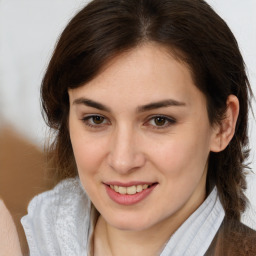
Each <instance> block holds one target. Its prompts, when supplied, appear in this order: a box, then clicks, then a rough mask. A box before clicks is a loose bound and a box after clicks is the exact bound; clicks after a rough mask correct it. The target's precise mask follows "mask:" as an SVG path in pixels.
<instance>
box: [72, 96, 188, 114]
mask: <svg viewBox="0 0 256 256" xmlns="http://www.w3.org/2000/svg"><path fill="white" fill-rule="evenodd" d="M73 104H74V105H80V104H81V105H85V106H88V107H92V108H96V109H99V110H103V111H106V112H111V110H110V108H108V107H107V106H105V105H103V104H101V103H99V102H96V101H94V100H90V99H86V98H78V99H75V100H74V101H73ZM170 106H186V103H184V102H181V101H177V100H173V99H167V100H162V101H158V102H152V103H149V104H146V105H142V106H139V107H137V109H136V111H137V112H145V111H149V110H153V109H158V108H163V107H170Z"/></svg>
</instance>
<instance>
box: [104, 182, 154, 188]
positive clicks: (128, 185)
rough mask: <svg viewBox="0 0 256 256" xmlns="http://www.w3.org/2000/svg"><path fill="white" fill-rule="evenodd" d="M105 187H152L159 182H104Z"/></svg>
mask: <svg viewBox="0 0 256 256" xmlns="http://www.w3.org/2000/svg"><path fill="white" fill-rule="evenodd" d="M103 183H104V184H105V185H108V186H110V185H112V186H120V187H131V186H137V185H144V184H146V185H152V184H155V183H157V182H148V181H130V182H120V181H109V182H103Z"/></svg>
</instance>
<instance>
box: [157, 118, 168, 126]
mask: <svg viewBox="0 0 256 256" xmlns="http://www.w3.org/2000/svg"><path fill="white" fill-rule="evenodd" d="M154 122H155V124H156V126H163V125H165V124H166V118H164V117H160V116H159V117H155V118H154Z"/></svg>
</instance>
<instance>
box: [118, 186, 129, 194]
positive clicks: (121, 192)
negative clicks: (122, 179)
mask: <svg viewBox="0 0 256 256" xmlns="http://www.w3.org/2000/svg"><path fill="white" fill-rule="evenodd" d="M118 192H119V193H120V194H122V195H124V194H126V192H127V189H126V188H125V187H119V188H118Z"/></svg>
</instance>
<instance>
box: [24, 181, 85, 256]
mask: <svg viewBox="0 0 256 256" xmlns="http://www.w3.org/2000/svg"><path fill="white" fill-rule="evenodd" d="M21 222H22V225H23V228H24V231H25V233H26V237H27V240H28V244H29V249H30V255H31V256H33V255H82V251H81V250H85V248H86V246H87V245H86V244H85V242H84V241H87V236H88V229H89V223H90V200H89V199H88V197H87V195H86V193H85V192H84V190H83V189H82V187H81V184H80V181H79V179H78V178H73V179H66V180H63V181H61V182H60V183H59V184H58V185H57V186H56V187H55V188H54V189H52V190H50V191H47V192H44V193H42V194H40V195H38V196H36V197H34V198H33V199H32V201H31V202H30V204H29V206H28V214H27V215H26V216H24V217H23V218H22V220H21Z"/></svg>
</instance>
